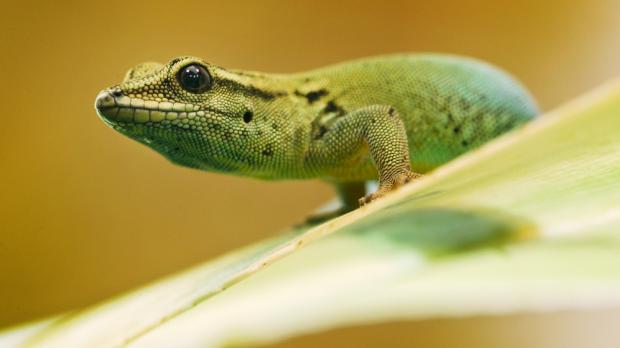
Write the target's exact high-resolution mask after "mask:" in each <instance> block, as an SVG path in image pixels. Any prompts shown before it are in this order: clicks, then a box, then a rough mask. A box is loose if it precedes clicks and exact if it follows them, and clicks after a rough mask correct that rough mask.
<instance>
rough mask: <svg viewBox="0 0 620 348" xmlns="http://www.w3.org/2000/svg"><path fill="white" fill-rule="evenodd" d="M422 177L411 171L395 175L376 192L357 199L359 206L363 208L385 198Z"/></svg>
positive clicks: (380, 185)
mask: <svg viewBox="0 0 620 348" xmlns="http://www.w3.org/2000/svg"><path fill="white" fill-rule="evenodd" d="M420 177H422V174H418V173H414V172H412V171H406V172H404V173H400V174H396V175H394V176H393V177H392V178H390V179H389V180H387V181H385V182H382V183H380V184H379V189H377V191H375V192H373V193H371V194H369V195H367V196H365V197H362V198H360V199H359V203H360V206H364V205H366V204H368V203H370V202H372V201H374V200H376V199H378V198H381V197H383V196H385V195H386V194H387V193H389V192H391V191H394V190H396V189H398V188H399V187H401V186H403V185H405V184H406V183H408V182H410V181H412V180H415V179H418V178H420Z"/></svg>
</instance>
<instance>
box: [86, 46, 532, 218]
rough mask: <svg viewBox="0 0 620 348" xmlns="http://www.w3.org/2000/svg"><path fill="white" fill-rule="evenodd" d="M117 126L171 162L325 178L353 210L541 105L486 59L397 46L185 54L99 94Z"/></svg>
mask: <svg viewBox="0 0 620 348" xmlns="http://www.w3.org/2000/svg"><path fill="white" fill-rule="evenodd" d="M96 108H97V111H98V113H99V115H100V116H101V117H102V119H103V120H104V121H105V122H106V123H107V124H108V125H110V126H111V127H113V128H114V129H116V130H117V131H119V132H121V133H123V134H125V135H127V136H129V137H131V138H133V139H135V140H137V141H139V142H142V143H144V144H146V145H148V146H150V147H152V148H153V149H155V150H157V151H158V152H160V153H161V154H162V155H164V156H165V157H167V158H168V159H170V160H171V161H172V162H174V163H177V164H180V165H184V166H188V167H193V168H199V169H203V170H207V171H218V172H226V173H231V174H235V175H244V176H250V177H256V178H262V179H306V178H321V179H325V180H327V181H329V182H332V183H335V184H336V185H337V186H338V187H339V188H340V192H341V193H342V194H343V198H345V199H344V201H345V203H346V205H347V207H348V208H349V209H350V208H351V207H352V205H353V202H355V201H354V200H353V199H352V195H356V194H357V195H359V194H362V192H363V191H362V189H361V188H362V187H363V186H362V183H363V181H365V180H370V179H376V178H379V184H380V185H379V190H378V191H377V192H376V193H374V194H372V195H370V196H368V197H367V198H366V200H367V201H368V200H372V199H374V198H377V197H379V196H380V195H382V194H384V193H385V192H387V191H389V190H391V189H393V188H394V187H396V186H399V185H401V184H403V183H405V182H407V181H409V180H410V179H412V178H415V177H417V176H418V174H419V173H425V172H427V171H429V170H431V169H433V168H436V167H437V166H439V165H441V164H443V163H445V162H447V161H449V160H451V159H453V158H454V157H456V156H458V155H460V154H462V153H464V152H466V151H468V150H470V149H472V148H475V147H477V146H479V145H481V144H482V143H484V142H486V141H488V140H490V139H492V138H494V137H497V136H498V135H500V134H502V133H504V132H506V131H508V130H510V129H513V128H515V127H517V126H519V125H521V124H523V123H525V122H527V121H529V120H530V119H532V118H533V117H535V115H536V114H537V110H536V106H535V104H534V102H533V100H532V99H531V97H530V96H529V94H528V93H527V92H526V91H525V90H524V89H523V88H522V87H521V86H520V85H519V84H518V83H517V82H516V81H515V80H513V79H512V78H511V77H510V76H508V75H507V74H505V73H503V72H502V71H500V70H498V69H496V68H494V67H492V66H490V65H488V64H485V63H482V62H480V61H476V60H472V59H467V58H460V57H455V56H445V55H395V56H384V57H377V58H370V59H363V60H357V61H352V62H346V63H342V64H338V65H333V66H330V67H326V68H322V69H318V70H314V71H309V72H305V73H297V74H289V75H284V74H264V73H256V72H245V71H235V70H226V69H224V68H221V67H218V66H215V65H212V64H209V63H207V62H205V61H203V60H200V59H197V58H192V57H184V58H178V59H175V60H173V61H171V62H170V63H168V64H167V65H161V64H155V63H147V64H142V65H139V66H137V67H136V68H134V69H132V70H131V71H129V73H128V74H127V76H126V78H125V81H123V82H122V83H121V84H119V85H117V86H114V87H111V88H109V89H107V90H105V91H103V92H102V93H100V94H99V96H98V97H97V101H96Z"/></svg>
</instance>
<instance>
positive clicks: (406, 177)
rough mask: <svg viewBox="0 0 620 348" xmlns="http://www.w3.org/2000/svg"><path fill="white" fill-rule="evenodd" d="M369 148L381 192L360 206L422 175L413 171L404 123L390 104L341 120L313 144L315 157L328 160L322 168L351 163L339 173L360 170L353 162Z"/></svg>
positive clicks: (359, 111) (364, 200) (365, 109)
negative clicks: (349, 166) (353, 158)
mask: <svg viewBox="0 0 620 348" xmlns="http://www.w3.org/2000/svg"><path fill="white" fill-rule="evenodd" d="M366 146H367V148H368V152H369V153H370V157H371V159H372V161H373V163H374V165H375V167H376V169H377V171H378V174H379V175H378V177H379V189H378V190H377V191H376V192H374V193H371V194H369V195H367V196H365V197H362V198H360V199H359V203H360V205H364V204H366V203H369V202H371V201H373V200H375V199H377V198H380V197H382V196H383V195H385V194H386V193H388V192H390V191H392V190H394V189H396V188H398V187H399V186H402V185H403V184H405V183H407V182H409V181H411V180H413V179H415V178H418V177H420V176H421V175H420V174H418V173H414V172H412V171H411V164H410V162H409V147H408V142H407V133H406V131H405V127H404V125H403V122H402V120H401V118H400V116H399V114H398V112H397V111H396V109H394V108H393V107H391V106H386V105H371V106H367V107H364V108H361V109H357V110H354V111H352V112H350V113H348V114H346V115H344V116H342V117H341V118H339V119H338V120H337V121H335V122H334V124H333V125H331V127H329V129H328V130H327V131H326V132H325V134H324V136H323V137H322V138H321V139H320V140H318V141H316V143H315V144H313V147H312V150H311V152H312V153H311V156H312V157H314V158H319V159H320V160H321V161H324V163H322V165H323V166H325V167H329V166H330V165H331V164H333V167H336V166H338V165H341V166H342V165H345V166H346V165H347V164H348V163H351V168H339V169H338V170H337V172H339V173H342V172H343V171H346V170H348V169H349V170H356V169H357V168H356V163H355V162H354V161H351V160H350V159H351V158H352V157H356V156H357V157H359V153H360V151H361V150H362V149H364V148H365V147H366ZM325 162H327V163H325ZM358 164H359V163H358Z"/></svg>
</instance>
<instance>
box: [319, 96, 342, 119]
mask: <svg viewBox="0 0 620 348" xmlns="http://www.w3.org/2000/svg"><path fill="white" fill-rule="evenodd" d="M323 112H324V113H326V114H327V113H330V112H335V113H337V114H338V115H339V116H341V115H344V114H345V111H344V109H343V108H341V107H340V105H338V104H336V102H335V101H334V100H330V101H328V102H327V104H326V105H325V108H324V109H323Z"/></svg>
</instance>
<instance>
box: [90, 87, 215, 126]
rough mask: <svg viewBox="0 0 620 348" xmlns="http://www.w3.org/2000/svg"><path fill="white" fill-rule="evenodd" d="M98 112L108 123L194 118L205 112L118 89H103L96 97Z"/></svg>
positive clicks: (193, 107)
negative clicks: (124, 92) (139, 96)
mask: <svg viewBox="0 0 620 348" xmlns="http://www.w3.org/2000/svg"><path fill="white" fill-rule="evenodd" d="M95 109H96V110H97V114H98V115H99V117H101V119H103V120H104V121H105V122H106V123H109V124H113V125H117V124H119V123H148V122H152V123H157V122H161V121H163V120H170V121H174V120H176V119H183V118H186V117H187V118H194V117H196V116H204V114H203V115H201V113H203V112H202V111H199V110H200V107H199V106H197V105H192V104H185V103H172V102H167V101H162V102H158V101H153V100H144V99H141V98H131V97H128V96H125V95H123V94H122V92H121V91H120V90H118V89H106V90H103V91H101V92H100V93H99V94H98V95H97V98H96V99H95Z"/></svg>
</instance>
